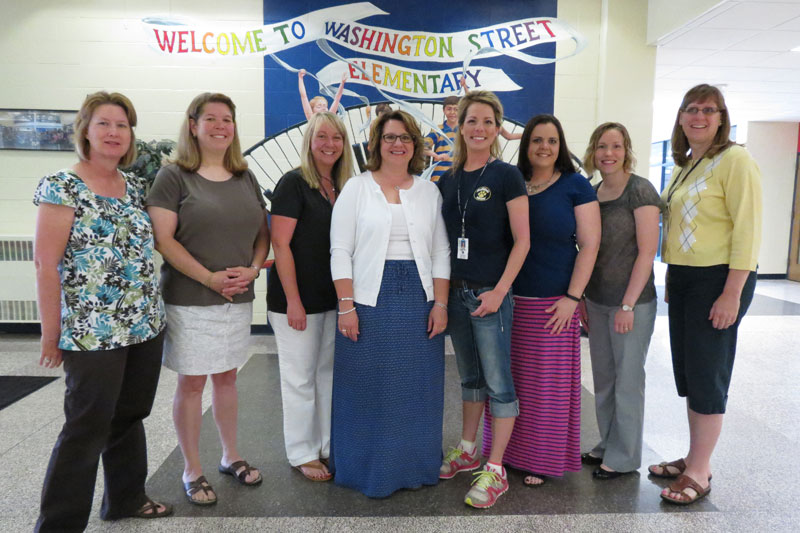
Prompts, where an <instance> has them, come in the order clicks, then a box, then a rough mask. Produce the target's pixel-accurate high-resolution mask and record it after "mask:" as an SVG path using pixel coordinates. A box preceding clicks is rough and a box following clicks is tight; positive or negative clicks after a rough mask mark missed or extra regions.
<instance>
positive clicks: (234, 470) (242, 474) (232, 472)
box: [218, 460, 264, 487]
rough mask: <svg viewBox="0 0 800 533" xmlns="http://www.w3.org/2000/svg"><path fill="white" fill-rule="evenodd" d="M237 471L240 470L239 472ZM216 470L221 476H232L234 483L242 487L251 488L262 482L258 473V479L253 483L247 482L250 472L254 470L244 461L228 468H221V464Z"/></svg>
mask: <svg viewBox="0 0 800 533" xmlns="http://www.w3.org/2000/svg"><path fill="white" fill-rule="evenodd" d="M239 469H241V471H240V470H239ZM218 470H219V471H220V473H222V474H228V475H229V476H233V478H234V479H235V480H236V481H238V482H239V483H241V484H242V485H247V486H248V487H253V486H255V485H258V484H260V483H261V482H262V481H264V477H263V476H262V475H261V473H260V472H259V473H258V477H257V478H256V479H254V480H253V481H247V476H249V475H250V472H252V471H253V470H256V469H255V468H253V467H252V466H250V465H249V464H248V462H247V461H245V460H241V461H235V462H233V463H231V464H230V465H228V466H223V465H222V464H220V465H219V468H218Z"/></svg>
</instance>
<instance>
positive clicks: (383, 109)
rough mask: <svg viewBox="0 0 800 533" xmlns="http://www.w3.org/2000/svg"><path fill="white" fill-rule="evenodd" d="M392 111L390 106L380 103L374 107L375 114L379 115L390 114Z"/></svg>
mask: <svg viewBox="0 0 800 533" xmlns="http://www.w3.org/2000/svg"><path fill="white" fill-rule="evenodd" d="M391 111H392V106H390V105H389V104H388V103H386V102H381V103H380V104H378V105H376V106H375V114H376V115H381V114H383V113H390V112H391Z"/></svg>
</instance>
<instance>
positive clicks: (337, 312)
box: [336, 307, 356, 316]
mask: <svg viewBox="0 0 800 533" xmlns="http://www.w3.org/2000/svg"><path fill="white" fill-rule="evenodd" d="M355 310H356V308H355V307H351V308H350V309H348V310H347V311H336V314H337V315H339V316H341V315H346V314H347V313H352V312H353V311H355Z"/></svg>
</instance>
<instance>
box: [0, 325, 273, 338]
mask: <svg viewBox="0 0 800 533" xmlns="http://www.w3.org/2000/svg"><path fill="white" fill-rule="evenodd" d="M2 333H23V334H24V333H27V334H32V335H41V334H42V327H41V325H40V324H33V323H28V322H23V323H17V324H14V323H11V322H7V323H6V322H4V323H0V334H2ZM250 333H252V334H253V335H273V334H274V332H273V331H272V327H271V326H270V325H269V324H253V325H252V326H250Z"/></svg>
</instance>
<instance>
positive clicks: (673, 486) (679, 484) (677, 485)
mask: <svg viewBox="0 0 800 533" xmlns="http://www.w3.org/2000/svg"><path fill="white" fill-rule="evenodd" d="M668 488H669V491H670V492H677V493H679V494H680V497H678V498H671V497H669V496H665V495H664V494H661V499H662V500H664V501H667V502H669V503H674V504H675V505H689V504H691V503H694V502H696V501H697V500H700V499H702V498H705V497H706V496H708V493H709V492H711V482H709V483H708V488H705V489H704V488H703V487H701V486H700V485H699V484H698V483H697V482H696V481H695V480H693V479H692V478H690V477H689V476H687V475H686V474H681V475H680V476H678V479H676V480H675V481H673V482H672V483H670V485H669V487H668ZM686 489H692V490H693V491H694V492H695V495H694V496H689V495H688V494H686Z"/></svg>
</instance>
